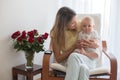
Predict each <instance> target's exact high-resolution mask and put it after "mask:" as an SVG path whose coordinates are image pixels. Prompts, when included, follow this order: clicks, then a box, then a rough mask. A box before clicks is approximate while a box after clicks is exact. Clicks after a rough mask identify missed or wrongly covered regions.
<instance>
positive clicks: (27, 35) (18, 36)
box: [11, 29, 48, 53]
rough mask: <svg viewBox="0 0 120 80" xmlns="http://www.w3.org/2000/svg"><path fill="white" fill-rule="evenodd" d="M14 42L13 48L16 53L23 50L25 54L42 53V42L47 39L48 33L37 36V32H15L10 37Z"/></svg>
mask: <svg viewBox="0 0 120 80" xmlns="http://www.w3.org/2000/svg"><path fill="white" fill-rule="evenodd" d="M11 38H12V39H13V40H14V48H15V49H17V51H20V50H23V51H26V52H32V53H35V52H36V53H38V52H40V51H44V42H45V40H46V39H47V38H48V33H44V34H40V35H39V34H38V31H37V30H35V29H34V30H32V31H28V32H26V31H25V30H24V31H22V32H20V31H16V32H14V33H13V34H12V35H11Z"/></svg>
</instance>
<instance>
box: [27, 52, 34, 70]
mask: <svg viewBox="0 0 120 80" xmlns="http://www.w3.org/2000/svg"><path fill="white" fill-rule="evenodd" d="M25 58H26V68H27V69H29V68H33V60H34V52H30V51H29V52H25Z"/></svg>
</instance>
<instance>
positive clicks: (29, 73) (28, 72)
mask: <svg viewBox="0 0 120 80" xmlns="http://www.w3.org/2000/svg"><path fill="white" fill-rule="evenodd" d="M41 72H42V66H41V65H37V64H34V65H33V68H31V69H26V67H25V64H22V65H19V66H16V67H13V68H12V76H13V80H18V74H21V75H24V76H26V77H27V80H33V76H34V75H37V74H40V73H41Z"/></svg>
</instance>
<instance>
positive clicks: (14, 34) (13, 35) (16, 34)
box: [11, 31, 20, 39]
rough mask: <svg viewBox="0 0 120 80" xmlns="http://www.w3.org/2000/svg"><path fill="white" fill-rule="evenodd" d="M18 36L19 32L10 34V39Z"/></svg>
mask: <svg viewBox="0 0 120 80" xmlns="http://www.w3.org/2000/svg"><path fill="white" fill-rule="evenodd" d="M19 35H20V31H16V32H14V33H13V34H12V36H11V38H12V39H15V38H17V37H18V36H19Z"/></svg>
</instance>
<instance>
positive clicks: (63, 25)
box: [51, 7, 76, 49]
mask: <svg viewBox="0 0 120 80" xmlns="http://www.w3.org/2000/svg"><path fill="white" fill-rule="evenodd" d="M75 15H76V13H75V12H74V11H73V10H72V9H70V8H68V7H62V8H60V9H59V11H58V12H57V15H56V19H55V23H54V25H53V28H52V30H51V35H53V38H54V42H55V43H56V44H57V45H59V49H61V48H62V47H65V29H67V28H68V26H67V25H68V23H69V22H70V21H71V19H72V18H73V17H74V16H75Z"/></svg>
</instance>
